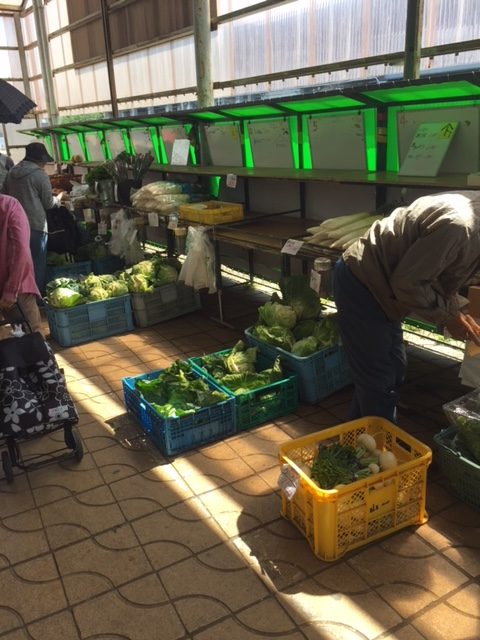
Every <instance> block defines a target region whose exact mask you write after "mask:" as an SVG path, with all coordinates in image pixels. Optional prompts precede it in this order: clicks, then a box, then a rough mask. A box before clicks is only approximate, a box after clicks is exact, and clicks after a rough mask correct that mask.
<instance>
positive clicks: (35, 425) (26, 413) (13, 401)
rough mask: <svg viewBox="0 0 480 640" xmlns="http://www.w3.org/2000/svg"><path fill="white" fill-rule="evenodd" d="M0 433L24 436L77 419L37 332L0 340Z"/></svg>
mask: <svg viewBox="0 0 480 640" xmlns="http://www.w3.org/2000/svg"><path fill="white" fill-rule="evenodd" d="M0 419H1V423H0V424H1V427H0V437H2V438H6V437H8V436H13V437H14V438H24V437H28V436H29V435H34V434H35V433H38V432H41V431H49V430H53V429H57V428H59V427H60V426H61V425H62V423H63V424H64V423H67V422H71V423H75V422H77V421H78V415H77V411H76V409H75V405H74V403H73V400H72V398H71V397H70V394H69V393H68V391H67V388H66V384H65V377H64V375H63V373H62V372H61V371H60V369H59V368H58V365H57V362H56V360H55V356H54V354H53V352H52V350H51V349H50V346H49V345H48V344H47V343H46V342H45V340H44V339H43V337H42V336H41V335H40V334H39V333H28V334H26V335H23V336H22V337H20V338H17V337H13V338H8V339H6V340H1V341H0Z"/></svg>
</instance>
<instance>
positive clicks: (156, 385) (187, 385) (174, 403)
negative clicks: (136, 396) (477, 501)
mask: <svg viewBox="0 0 480 640" xmlns="http://www.w3.org/2000/svg"><path fill="white" fill-rule="evenodd" d="M135 387H136V388H137V389H138V391H139V392H140V393H141V394H142V396H143V397H144V398H145V400H147V402H150V403H151V405H152V407H153V408H154V409H155V411H157V413H159V415H161V416H162V417H164V418H178V417H181V416H183V415H186V414H189V413H193V412H194V411H197V410H198V409H201V408H203V407H208V406H211V405H213V404H217V403H218V402H222V401H223V400H226V399H227V395H226V394H225V393H222V392H221V391H217V390H216V389H211V388H210V387H209V386H208V384H207V383H206V382H205V381H204V380H202V379H200V378H197V377H196V376H195V374H194V373H193V371H192V369H191V367H190V365H189V364H188V363H186V362H182V361H181V360H176V361H175V362H174V363H173V364H172V365H171V366H170V367H168V368H167V369H165V370H164V371H162V372H161V373H160V375H159V376H158V377H157V378H154V379H151V380H148V379H147V380H137V381H136V382H135Z"/></svg>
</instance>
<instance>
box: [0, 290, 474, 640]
mask: <svg viewBox="0 0 480 640" xmlns="http://www.w3.org/2000/svg"><path fill="white" fill-rule="evenodd" d="M241 294H242V290H241V289H237V290H236V291H231V292H228V291H227V293H226V295H225V302H226V305H225V306H226V309H227V313H228V317H229V318H231V319H232V318H233V319H234V322H235V325H236V326H238V328H239V329H238V330H230V329H228V328H225V327H223V326H221V325H219V324H217V323H215V322H214V321H212V320H211V319H210V317H209V315H210V311H211V309H214V308H215V307H214V300H213V297H210V298H209V299H208V301H207V307H208V306H210V307H211V309H210V311H209V309H208V308H207V309H204V310H203V311H202V312H199V313H197V314H193V315H190V316H187V317H185V318H181V319H177V320H172V321H169V322H166V323H163V324H160V325H157V326H155V327H154V328H150V329H146V330H139V331H136V332H135V333H132V334H130V335H122V336H118V337H113V338H108V339H105V340H101V341H98V342H96V343H91V344H86V345H84V346H78V347H74V348H70V349H60V348H59V349H58V361H59V363H60V365H61V366H62V367H64V369H65V371H66V374H67V378H68V382H69V389H70V392H71V394H72V396H73V398H74V400H75V402H76V405H77V408H78V411H79V413H80V426H79V429H80V432H81V435H82V438H83V442H84V446H85V457H84V459H83V461H82V462H81V463H80V464H76V463H75V462H73V461H69V462H64V463H62V464H55V465H53V466H49V467H47V468H44V469H40V470H36V471H32V472H29V473H28V474H24V473H19V474H18V475H17V476H16V479H15V482H14V484H13V485H7V484H6V483H5V481H4V480H3V479H2V480H0V517H1V519H0V638H2V640H3V639H5V640H7V639H8V640H23V639H29V640H32V639H33V640H57V639H58V640H74V639H79V638H82V639H87V638H88V639H90V640H93V639H98V640H100V639H101V640H126V639H128V640H157V639H158V640H173V639H187V638H188V639H192V640H224V639H225V640H226V639H231V640H249V639H253V638H275V639H277V640H300V639H304V640H314V639H315V640H366V639H368V640H370V639H372V640H373V639H375V640H420V639H422V638H423V639H427V640H467V639H468V640H474V639H475V640H477V639H478V638H480V604H479V603H480V582H479V576H480V513H479V512H476V511H474V510H472V509H470V508H468V507H466V506H465V505H464V504H462V503H461V502H459V501H458V500H457V499H456V498H454V497H453V496H452V495H451V493H450V492H449V491H448V490H447V489H446V487H445V486H443V484H442V481H441V478H440V476H439V473H438V470H437V469H436V468H435V465H432V467H431V468H430V470H429V484H428V511H429V514H430V519H429V521H428V523H427V524H425V525H423V526H420V527H418V528H415V527H411V528H408V529H404V530H402V531H400V532H398V533H396V534H395V535H392V536H390V537H388V538H385V539H383V540H382V541H380V542H376V543H373V544H371V545H369V546H367V547H364V548H362V549H359V550H357V551H355V552H351V553H349V554H347V555H346V556H345V557H344V558H343V559H341V560H339V561H337V562H335V563H326V562H322V561H319V560H317V559H316V558H315V556H314V555H313V554H312V552H311V550H310V547H309V546H308V544H307V542H306V540H305V539H304V538H303V537H302V535H300V533H299V532H298V531H297V529H296V528H294V527H293V526H292V525H291V524H290V523H288V522H287V521H285V520H284V519H282V518H281V516H280V513H279V510H280V498H279V495H278V488H277V477H278V466H277V449H278V445H279V444H280V443H282V442H285V441H286V440H288V439H289V438H291V437H297V436H299V435H302V434H307V433H311V432H314V431H317V430H319V429H322V428H323V427H326V426H332V425H335V424H338V423H340V422H343V421H344V420H345V414H346V407H347V404H348V397H349V394H350V390H349V389H346V390H343V391H341V392H338V393H336V394H335V395H333V396H332V397H330V398H328V399H327V400H325V401H323V402H321V403H320V404H319V405H317V406H309V405H301V406H300V408H299V409H298V411H297V413H296V414H294V415H290V416H286V417H284V418H282V419H280V420H276V421H275V422H274V423H271V424H266V425H264V426H262V427H260V428H257V429H255V430H253V431H250V432H247V433H243V434H241V435H238V436H233V437H230V438H228V439H227V440H225V441H223V442H219V443H216V444H212V445H209V446H205V447H203V448H201V449H199V450H195V451H191V452H189V453H187V454H184V455H180V456H178V457H176V458H175V459H173V460H166V459H164V458H163V457H162V455H161V454H160V453H159V452H158V451H156V450H155V449H154V448H153V447H152V446H150V445H149V444H148V442H146V441H145V439H144V438H143V437H142V435H141V433H140V432H139V431H138V430H137V429H136V427H135V425H134V422H133V421H132V420H131V419H130V418H129V417H128V416H126V414H125V407H124V404H123V396H122V391H121V379H122V377H124V376H126V375H135V374H137V373H144V372H146V371H148V370H152V369H156V368H162V367H164V366H165V365H168V364H169V363H170V362H171V361H172V360H173V359H175V358H185V357H187V356H191V355H197V354H200V353H205V352H211V351H217V350H219V349H221V348H226V347H229V346H231V345H232V344H233V343H234V341H235V340H236V339H237V338H238V337H240V336H241V331H240V329H243V328H245V327H246V326H247V325H248V324H249V321H250V320H251V319H252V318H253V317H254V314H253V315H251V314H249V311H251V310H252V308H253V307H252V306H251V304H250V303H251V301H252V299H255V298H256V299H257V301H258V300H260V299H261V295H260V294H253V293H252V291H250V292H249V294H248V296H247V295H241ZM247 303H248V304H247ZM52 344H54V343H52ZM409 356H410V368H409V377H408V381H407V384H406V386H405V390H404V398H403V401H404V403H405V404H407V405H408V407H407V408H406V409H404V410H403V411H402V413H401V416H400V423H401V426H403V427H404V428H405V429H407V430H408V431H409V432H411V433H412V434H413V435H415V436H416V437H417V438H419V439H421V440H423V441H424V442H426V443H429V444H430V443H431V441H432V437H433V435H434V434H435V433H436V432H438V431H439V430H440V428H441V427H442V425H444V420H443V417H442V411H441V404H442V402H443V401H445V400H449V399H452V398H456V397H458V396H459V395H461V394H462V393H463V392H465V391H466V389H465V388H462V387H461V386H460V385H459V383H458V378H457V376H458V367H459V364H458V361H456V360H454V359H452V358H450V357H449V356H448V353H447V355H439V354H438V353H434V352H433V351H431V350H429V349H425V348H419V347H417V346H414V345H411V346H410V347H409ZM61 440H62V433H61V432H55V433H54V434H51V435H50V436H45V437H43V438H40V439H39V440H37V441H35V442H29V443H25V445H24V446H23V447H22V450H23V451H24V453H25V452H27V451H33V450H41V451H49V450H51V449H52V448H55V447H56V446H58V444H59V443H60V442H61Z"/></svg>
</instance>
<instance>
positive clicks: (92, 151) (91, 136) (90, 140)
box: [85, 133, 105, 161]
mask: <svg viewBox="0 0 480 640" xmlns="http://www.w3.org/2000/svg"><path fill="white" fill-rule="evenodd" d="M85 145H86V147H87V149H88V153H89V156H90V160H92V161H98V160H105V155H104V153H103V148H102V143H101V141H100V138H99V137H98V133H86V134H85Z"/></svg>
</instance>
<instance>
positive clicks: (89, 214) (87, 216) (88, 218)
mask: <svg viewBox="0 0 480 640" xmlns="http://www.w3.org/2000/svg"><path fill="white" fill-rule="evenodd" d="M83 219H84V220H85V222H95V214H94V213H93V209H84V210H83Z"/></svg>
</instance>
